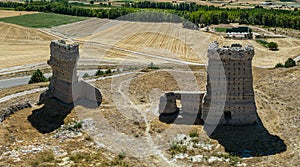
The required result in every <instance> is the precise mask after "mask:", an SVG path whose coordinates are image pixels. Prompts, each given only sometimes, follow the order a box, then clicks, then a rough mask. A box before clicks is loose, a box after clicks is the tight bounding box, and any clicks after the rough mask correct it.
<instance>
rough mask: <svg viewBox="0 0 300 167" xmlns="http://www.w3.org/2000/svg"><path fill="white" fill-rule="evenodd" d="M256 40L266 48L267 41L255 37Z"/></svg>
mask: <svg viewBox="0 0 300 167" xmlns="http://www.w3.org/2000/svg"><path fill="white" fill-rule="evenodd" d="M256 42H257V43H259V44H260V45H262V46H264V47H266V48H268V44H269V42H267V41H265V40H262V39H257V40H256Z"/></svg>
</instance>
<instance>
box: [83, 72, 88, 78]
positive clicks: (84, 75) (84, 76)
mask: <svg viewBox="0 0 300 167" xmlns="http://www.w3.org/2000/svg"><path fill="white" fill-rule="evenodd" d="M89 76H90V75H89V74H88V73H84V74H83V76H82V78H87V77H89Z"/></svg>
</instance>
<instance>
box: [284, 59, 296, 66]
mask: <svg viewBox="0 0 300 167" xmlns="http://www.w3.org/2000/svg"><path fill="white" fill-rule="evenodd" d="M284 66H285V68H289V67H293V66H296V62H295V61H294V60H293V59H292V58H288V59H287V61H286V62H285V63H284Z"/></svg>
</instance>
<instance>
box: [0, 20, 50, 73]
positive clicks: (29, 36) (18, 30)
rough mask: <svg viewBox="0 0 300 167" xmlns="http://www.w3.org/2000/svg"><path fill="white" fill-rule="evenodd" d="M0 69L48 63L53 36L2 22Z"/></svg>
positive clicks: (0, 32)
mask: <svg viewBox="0 0 300 167" xmlns="http://www.w3.org/2000/svg"><path fill="white" fill-rule="evenodd" d="M0 30H1V31H0V41H1V43H0V49H1V53H0V68H7V67H14V66H20V65H26V64H34V63H41V62H46V61H47V60H48V59H49V50H50V49H49V45H50V41H51V40H53V39H54V37H53V36H51V35H47V34H45V33H43V32H41V31H39V30H36V29H31V28H25V27H22V26H17V25H13V24H8V23H3V22H0Z"/></svg>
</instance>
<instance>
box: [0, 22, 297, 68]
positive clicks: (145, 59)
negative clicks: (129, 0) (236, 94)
mask: <svg viewBox="0 0 300 167" xmlns="http://www.w3.org/2000/svg"><path fill="white" fill-rule="evenodd" d="M83 27H85V28H83ZM0 28H1V30H3V31H1V32H0V40H1V44H0V49H1V50H2V52H1V53H0V68H6V67H12V66H18V65H24V64H33V63H40V62H46V60H47V59H48V58H49V43H50V41H51V40H52V39H55V38H57V37H54V36H51V35H50V34H53V35H56V36H62V37H65V38H67V39H68V38H69V39H70V40H75V41H77V42H79V43H81V50H80V51H81V58H83V59H98V60H100V59H101V60H110V61H111V60H113V61H116V62H122V61H131V62H138V63H146V64H148V63H150V62H151V61H152V62H155V63H156V64H157V63H166V62H170V59H171V61H173V60H176V61H177V60H179V62H183V61H188V62H196V63H201V64H203V63H206V62H207V57H206V52H207V47H208V45H209V43H210V42H212V41H218V42H219V43H220V45H221V46H222V45H231V44H232V43H241V44H242V45H246V44H251V45H253V46H254V48H255V57H254V60H253V65H254V66H267V67H273V66H275V64H277V63H278V62H281V63H283V62H284V61H285V60H286V59H287V58H289V57H296V56H298V54H299V52H300V45H299V44H300V40H298V39H296V38H280V39H269V40H268V41H275V42H278V44H279V50H278V51H270V50H268V49H267V48H265V47H263V46H261V45H259V44H258V43H257V42H255V41H253V40H232V39H225V38H224V37H222V36H220V35H217V34H214V33H206V32H202V31H193V30H189V29H183V28H182V25H181V24H171V23H140V22H124V21H109V20H103V19H96V18H94V19H88V20H84V21H80V22H76V23H71V24H67V25H63V26H58V27H54V28H51V29H43V30H45V31H48V32H49V33H47V34H45V33H43V32H41V31H39V30H38V29H31V28H24V27H21V26H16V25H12V24H6V23H0ZM87 41H93V42H96V44H91V43H89V42H87ZM124 49H125V50H124ZM135 52H138V53H141V54H137V53H135Z"/></svg>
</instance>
